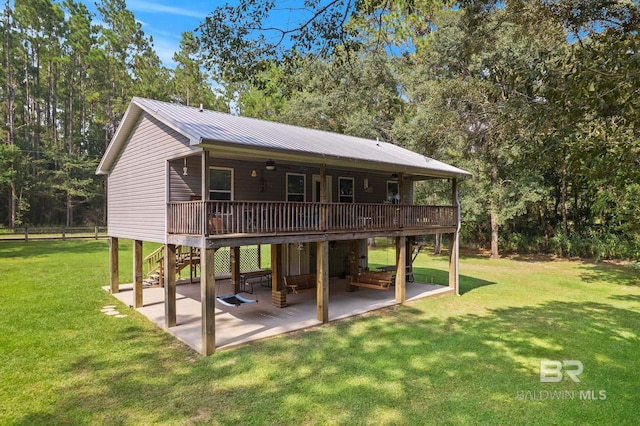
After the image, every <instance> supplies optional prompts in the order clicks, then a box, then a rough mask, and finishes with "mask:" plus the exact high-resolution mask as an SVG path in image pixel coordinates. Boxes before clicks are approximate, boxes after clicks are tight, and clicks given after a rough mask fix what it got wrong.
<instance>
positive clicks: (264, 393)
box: [0, 240, 640, 425]
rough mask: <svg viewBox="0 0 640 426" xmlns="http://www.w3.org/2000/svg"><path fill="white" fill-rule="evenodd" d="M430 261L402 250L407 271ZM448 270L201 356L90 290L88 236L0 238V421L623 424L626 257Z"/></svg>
mask: <svg viewBox="0 0 640 426" xmlns="http://www.w3.org/2000/svg"><path fill="white" fill-rule="evenodd" d="M151 248H152V247H147V246H145V250H146V251H150V250H151ZM120 251H121V263H120V267H121V280H122V282H129V281H131V280H130V278H129V277H130V275H131V245H130V244H126V243H125V242H121V244H120ZM390 256H391V257H390ZM389 259H393V252H389V251H387V250H386V249H385V248H380V249H378V250H375V251H372V252H371V255H370V262H371V263H374V264H388V263H389ZM391 263H393V261H392V262H391ZM446 270H447V259H446V256H438V257H435V256H430V255H428V254H426V253H422V254H420V255H419V257H418V259H417V265H416V273H417V274H418V276H424V277H433V279H434V281H435V282H442V281H443V280H444V281H445V282H446ZM460 272H461V293H462V296H461V297H456V296H453V295H447V296H440V297H436V298H430V299H425V300H422V301H420V302H416V303H411V304H407V305H405V306H400V307H397V308H393V309H387V310H384V311H379V312H376V313H372V314H368V315H365V316H361V317H357V318H354V319H350V320H346V321H340V322H336V323H332V324H330V325H329V326H326V327H319V328H315V329H311V330H309V331H306V332H298V333H293V334H289V335H286V336H281V337H277V338H272V339H268V340H263V341H259V342H256V343H252V344H250V345H246V346H242V347H237V348H234V349H230V350H226V351H219V352H217V353H216V354H214V355H213V356H212V357H209V358H202V357H200V356H199V355H197V354H195V353H194V352H193V351H192V350H191V349H189V348H187V347H185V346H184V345H182V344H180V343H179V342H177V341H175V340H174V339H172V338H171V337H170V336H169V335H168V334H167V333H165V332H163V331H162V330H159V329H157V328H155V326H153V325H152V324H150V323H149V322H148V321H147V320H146V319H144V318H143V317H142V316H141V315H139V314H138V313H137V312H135V311H134V310H131V309H129V308H128V307H126V306H124V305H123V304H120V303H119V302H116V301H115V300H114V299H113V298H112V297H111V296H110V295H109V294H108V293H106V292H105V291H103V290H102V289H101V286H103V285H106V284H107V283H108V251H107V246H106V242H105V241H104V240H98V241H95V240H90V241H79V240H74V241H42V242H29V243H24V242H0V291H1V294H2V297H1V298H0V313H1V315H0V330H2V332H1V333H0V361H1V362H0V424H2V425H5V424H7V425H39V424H47V425H49V424H56V425H64V424H69V425H85V424H91V425H95V424H107V425H133V424H135V425H145V424H148V425H152V424H153V425H198V424H256V425H257V424H269V425H272V424H296V425H297V424H349V425H352V424H394V425H396V424H416V425H424V424H438V425H440V424H451V425H466V424H510V425H511V424H522V425H525V424H527V425H528V424H542V423H544V424H581V425H583V424H593V425H599V424H620V425H624V424H629V425H631V424H636V413H637V407H638V406H640V392H639V391H638V390H639V385H640V378H639V377H640V376H639V375H638V369H639V368H640V358H639V357H638V348H639V347H640V286H639V284H640V279H639V276H638V270H637V268H635V269H634V268H632V267H630V266H626V265H621V264H606V263H598V264H594V263H590V262H583V261H562V260H554V259H550V258H540V257H532V258H515V259H500V260H489V259H487V258H486V257H483V256H479V255H463V256H462V259H461V266H460ZM109 304H116V305H117V307H118V309H119V310H120V312H122V313H125V314H127V315H128V316H127V317H126V318H113V317H109V316H106V315H105V314H103V313H102V312H100V309H101V308H102V307H103V306H104V305H109ZM545 359H551V360H580V361H581V362H582V363H583V365H584V372H583V373H582V374H581V375H580V376H579V377H580V379H581V382H580V383H574V382H573V381H571V380H563V381H562V382H560V383H541V382H540V380H539V363H540V361H541V360H545ZM592 390H593V391H595V394H594V395H595V396H596V397H599V396H600V395H601V394H600V393H599V392H600V391H604V396H605V397H606V399H597V400H586V399H584V396H586V395H587V394H588V395H592V394H591V393H590V392H589V393H587V391H592ZM554 391H556V394H555V395H565V396H566V397H568V396H569V395H570V394H573V395H574V399H563V400H551V399H550V398H546V399H545V398H544V397H545V395H546V396H548V395H550V394H551V392H554ZM581 391H582V393H583V398H582V399H581V398H580V392H581ZM545 392H546V393H545Z"/></svg>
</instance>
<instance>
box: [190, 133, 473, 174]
mask: <svg viewBox="0 0 640 426" xmlns="http://www.w3.org/2000/svg"><path fill="white" fill-rule="evenodd" d="M201 146H202V147H203V148H204V149H211V150H215V153H216V154H222V155H225V154H226V155H228V156H232V157H233V158H234V159H238V160H240V159H248V158H255V157H259V156H264V157H265V158H266V159H271V160H279V161H295V162H303V163H306V164H318V165H319V164H327V165H329V166H334V167H342V168H345V169H359V170H364V171H369V172H371V171H382V172H389V173H408V174H412V175H416V176H424V177H425V178H426V179H428V178H436V179H453V178H455V179H460V180H463V179H465V178H467V177H468V176H467V175H466V174H464V173H454V172H451V173H447V172H444V171H435V170H430V169H426V168H424V169H423V168H416V167H407V166H403V165H400V164H392V163H384V162H375V161H364V160H355V159H352V158H343V157H338V156H326V155H318V154H313V153H309V152H296V151H282V150H278V149H272V150H269V149H264V148H261V149H256V148H255V147H248V146H239V145H238V144H234V143H228V142H223V141H215V140H210V139H203V140H202V143H201Z"/></svg>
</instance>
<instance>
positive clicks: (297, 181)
mask: <svg viewBox="0 0 640 426" xmlns="http://www.w3.org/2000/svg"><path fill="white" fill-rule="evenodd" d="M306 188H307V175H303V174H299V173H287V201H306V199H307V197H306Z"/></svg>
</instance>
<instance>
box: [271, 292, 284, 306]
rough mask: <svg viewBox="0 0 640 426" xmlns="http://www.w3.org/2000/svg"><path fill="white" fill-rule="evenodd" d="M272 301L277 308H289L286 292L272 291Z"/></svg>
mask: <svg viewBox="0 0 640 426" xmlns="http://www.w3.org/2000/svg"><path fill="white" fill-rule="evenodd" d="M271 301H272V302H273V306H275V307H276V308H284V307H286V306H287V293H286V292H284V291H272V292H271Z"/></svg>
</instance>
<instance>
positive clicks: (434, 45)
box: [0, 0, 640, 259]
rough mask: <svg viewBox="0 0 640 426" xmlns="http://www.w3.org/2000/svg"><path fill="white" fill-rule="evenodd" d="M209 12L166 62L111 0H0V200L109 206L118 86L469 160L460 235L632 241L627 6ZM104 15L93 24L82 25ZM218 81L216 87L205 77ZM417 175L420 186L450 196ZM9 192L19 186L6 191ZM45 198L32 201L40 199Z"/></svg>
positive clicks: (21, 216)
mask: <svg viewBox="0 0 640 426" xmlns="http://www.w3.org/2000/svg"><path fill="white" fill-rule="evenodd" d="M307 3H308V4H307V8H306V9H305V10H306V11H307V14H306V15H304V16H300V15H298V16H299V19H298V20H297V21H295V20H294V21H288V22H290V23H291V22H293V24H291V25H290V26H289V27H278V26H277V25H274V24H273V23H272V21H270V20H269V18H270V17H271V16H273V14H274V13H282V12H283V9H282V6H278V4H277V2H275V3H274V2H262V1H259V0H241V1H240V2H239V3H238V4H237V5H235V6H230V5H225V6H221V7H218V8H216V9H214V10H213V11H212V12H211V14H210V15H209V16H208V17H207V19H206V20H205V21H204V22H203V23H202V25H201V26H200V28H199V29H198V31H197V32H196V35H194V34H192V33H186V34H185V35H183V41H182V44H181V49H182V50H181V51H180V52H178V53H177V54H176V57H175V58H174V59H175V60H176V62H177V64H178V65H177V67H176V69H175V70H169V69H166V68H165V67H163V66H162V65H161V64H160V61H159V60H158V57H157V55H156V54H155V53H154V51H153V44H152V40H150V39H148V38H146V37H145V36H144V34H143V33H142V31H141V29H140V27H139V25H138V24H136V22H135V19H134V16H133V14H131V12H129V11H128V10H127V9H126V5H125V3H124V1H117V0H111V1H104V2H103V3H101V4H99V5H98V11H99V13H100V14H101V16H99V17H98V18H99V19H96V20H94V19H93V18H94V17H92V16H91V15H90V14H89V13H88V11H87V10H86V8H84V6H82V5H81V4H77V3H73V1H71V0H65V1H64V2H62V3H51V2H49V1H48V0H39V1H38V2H33V1H30V2H28V4H27V2H24V1H16V2H15V6H14V7H13V8H11V7H9V3H7V5H6V7H5V16H4V20H3V35H4V39H3V40H4V44H3V53H4V55H3V58H4V59H5V61H4V68H5V69H4V70H3V71H4V72H3V73H2V76H0V79H2V80H1V81H2V86H3V88H4V90H3V93H2V95H3V104H4V106H5V108H4V119H5V127H4V129H5V133H4V135H3V138H4V141H5V143H4V144H3V146H2V151H0V187H1V188H2V191H3V192H4V193H5V194H7V198H8V199H9V203H5V204H6V205H5V206H4V207H0V213H2V215H3V217H7V219H6V222H7V224H8V225H9V226H11V225H18V224H20V223H55V222H57V223H59V222H61V221H63V222H66V223H67V224H69V225H70V224H72V223H79V222H82V221H85V222H92V223H94V222H96V223H97V222H101V221H104V213H103V211H104V196H103V193H104V191H103V187H102V185H103V182H102V180H101V179H99V178H96V177H95V176H93V171H94V170H95V164H96V163H97V161H98V159H99V158H100V155H101V154H102V152H103V151H104V148H105V146H106V144H107V143H108V141H109V140H110V138H111V136H112V135H113V132H114V130H115V128H116V127H117V123H118V120H119V119H120V118H121V117H122V114H123V112H124V109H125V108H126V106H127V104H128V101H129V100H130V98H131V97H132V96H145V97H150V98H155V99H160V100H169V101H175V102H181V103H189V102H191V103H192V104H197V103H203V104H204V105H207V107H209V108H211V109H218V110H228V109H229V107H228V106H229V105H230V102H231V101H233V105H234V108H235V109H237V111H238V112H239V113H240V114H242V115H247V116H254V117H259V118H263V119H268V120H274V121H280V122H287V123H291V124H296V125H302V126H307V127H313V128H319V129H323V130H330V131H336V132H340V133H347V134H351V135H356V136H363V137H368V138H376V137H378V138H381V139H383V140H386V141H389V142H392V143H395V144H398V145H401V146H404V147H407V148H409V149H412V150H414V151H417V152H420V153H422V154H425V155H427V156H430V157H433V158H437V159H439V160H442V161H445V162H449V163H451V164H454V165H457V166H459V167H461V168H464V169H466V170H469V171H471V172H472V173H473V178H471V179H469V180H467V181H465V182H464V183H463V184H462V185H461V187H460V190H461V203H462V209H463V211H462V216H463V228H462V234H463V241H464V243H466V244H472V245H477V246H479V247H486V248H488V249H490V250H491V253H492V255H493V256H499V255H500V253H501V252H502V251H515V252H553V253H556V254H559V255H562V256H585V257H595V258H621V257H622V258H635V259H637V258H638V257H640V233H639V231H640V210H639V209H638V208H637V206H638V203H639V202H640V167H639V166H640V164H639V163H640V155H639V154H640V138H639V135H638V133H639V132H640V105H639V103H640V89H639V88H640V51H638V46H640V43H639V41H640V40H639V35H638V31H637V29H638V28H639V27H640V13H639V11H638V2H629V1H613V2H612V1H605V0H530V1H525V0H507V1H500V2H498V1H493V0H475V1H474V0H465V1H458V2H452V1H446V0H385V1H380V0H359V1H354V0H316V1H312V2H307ZM95 21H99V22H102V23H101V24H99V25H98V24H94V23H93V22H95ZM212 79H213V80H215V81H216V82H217V86H216V87H220V88H222V89H220V90H222V92H220V93H216V92H215V91H214V90H212V89H211V85H210V84H209V82H210V81H211V80H212ZM448 191H450V187H449V186H448V185H444V184H442V183H434V182H425V183H423V184H421V185H420V186H419V187H418V188H417V195H418V202H419V203H425V204H426V203H430V204H435V203H448V202H450V200H449V199H448V197H450V195H449V194H448ZM11 203H15V207H12V204H11ZM45 206H46V207H45Z"/></svg>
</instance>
